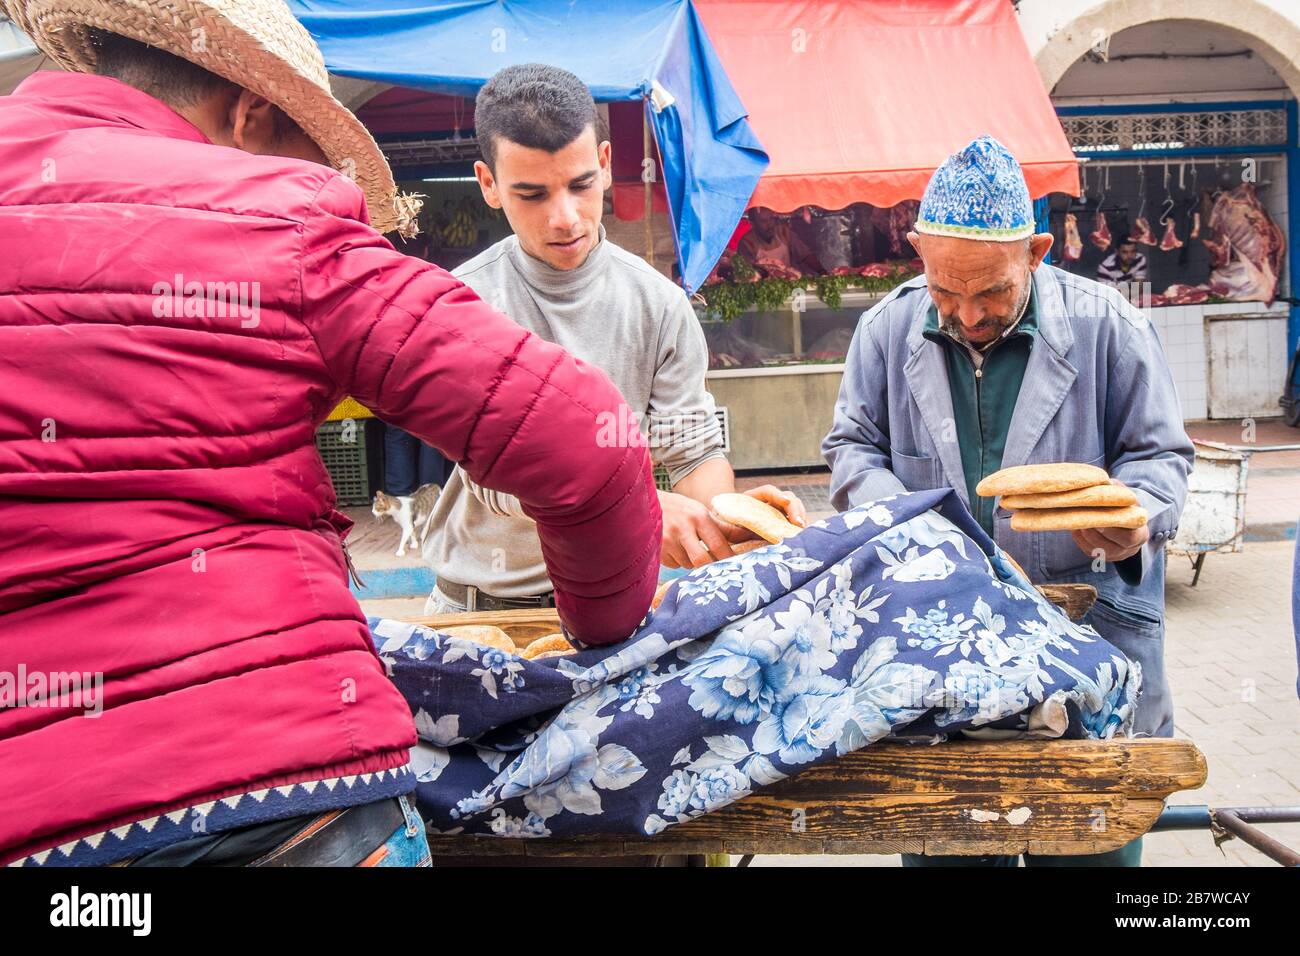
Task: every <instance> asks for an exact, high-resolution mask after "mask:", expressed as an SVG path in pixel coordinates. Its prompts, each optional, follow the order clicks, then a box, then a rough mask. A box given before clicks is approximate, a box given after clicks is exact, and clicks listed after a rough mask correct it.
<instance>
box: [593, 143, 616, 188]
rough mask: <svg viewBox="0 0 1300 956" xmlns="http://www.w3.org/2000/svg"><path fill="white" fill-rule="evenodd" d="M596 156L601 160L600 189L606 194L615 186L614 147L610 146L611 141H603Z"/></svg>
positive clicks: (597, 149)
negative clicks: (606, 191)
mask: <svg viewBox="0 0 1300 956" xmlns="http://www.w3.org/2000/svg"><path fill="white" fill-rule="evenodd" d="M596 155H597V157H599V159H600V189H601V192H604V191H605V190H607V189H609V187H610V186H612V185H614V166H613V160H612V156H613V147H611V146H610V145H609V140H604V141H602V142H601V144H600V145H599V146H597V147H596Z"/></svg>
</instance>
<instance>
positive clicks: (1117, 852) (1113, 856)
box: [903, 837, 1142, 867]
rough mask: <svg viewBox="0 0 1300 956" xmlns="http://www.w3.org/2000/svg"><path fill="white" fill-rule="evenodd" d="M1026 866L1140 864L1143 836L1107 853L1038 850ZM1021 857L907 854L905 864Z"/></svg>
mask: <svg viewBox="0 0 1300 956" xmlns="http://www.w3.org/2000/svg"><path fill="white" fill-rule="evenodd" d="M1024 859H1025V866H1027V867H1030V866H1141V865H1142V838H1141V837H1138V838H1137V839H1136V840H1133V841H1131V842H1129V843H1125V844H1124V845H1123V846H1121V847H1118V848H1116V849H1114V850H1110V851H1108V852H1106V853H1085V854H1083V855H1082V856H1057V855H1054V854H1053V855H1045V854H1039V853H1026V854H1024ZM1019 865H1020V857H1019V856H999V855H997V854H994V855H990V856H926V855H925V854H922V853H904V854H903V866H1019Z"/></svg>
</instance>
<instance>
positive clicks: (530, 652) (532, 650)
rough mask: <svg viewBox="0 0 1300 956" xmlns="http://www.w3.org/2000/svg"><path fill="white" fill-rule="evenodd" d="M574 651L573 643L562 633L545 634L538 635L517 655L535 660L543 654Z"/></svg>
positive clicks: (551, 654)
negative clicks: (542, 635)
mask: <svg viewBox="0 0 1300 956" xmlns="http://www.w3.org/2000/svg"><path fill="white" fill-rule="evenodd" d="M573 653H575V651H574V648H573V645H572V644H570V643H569V641H568V638H566V637H565V636H564V635H563V634H547V635H546V636H545V637H539V638H538V639H537V640H535V641H533V642H532V643H531V644H529V645H528V646H527V647H525V648H524V649H523V650H522V651H520V652H519V656H520V657H522V658H523V659H524V660H528V661H532V660H537V659H538V658H540V657H541V656H542V655H543V654H548V655H550V656H556V655H557V654H573Z"/></svg>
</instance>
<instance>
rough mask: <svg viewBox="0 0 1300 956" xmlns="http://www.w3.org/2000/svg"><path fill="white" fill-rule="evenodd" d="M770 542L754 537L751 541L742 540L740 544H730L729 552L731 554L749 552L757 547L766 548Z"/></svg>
mask: <svg viewBox="0 0 1300 956" xmlns="http://www.w3.org/2000/svg"><path fill="white" fill-rule="evenodd" d="M771 543H772V542H770V541H762V540H760V539H758V538H755V539H754V540H753V541H742V542H740V544H733V545H732V546H731V553H732V555H733V556H735V555H739V554H749V552H751V551H756V550H758V549H759V548H766V547H767V546H768V545H769V544H771Z"/></svg>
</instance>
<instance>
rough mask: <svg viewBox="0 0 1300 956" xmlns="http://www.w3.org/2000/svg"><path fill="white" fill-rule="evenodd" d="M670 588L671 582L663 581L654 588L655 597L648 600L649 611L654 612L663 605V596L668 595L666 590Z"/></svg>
mask: <svg viewBox="0 0 1300 956" xmlns="http://www.w3.org/2000/svg"><path fill="white" fill-rule="evenodd" d="M672 586H673V582H672V581H665V582H664V583H663V584H661V585H659V587H657V588H655V596H654V597H652V598H651V599H650V610H652V611H653V610H656V609H657V608H658V607H659V605H660V604H663V603H664V595H665V594H667V593H668V589H669V588H670V587H672Z"/></svg>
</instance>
